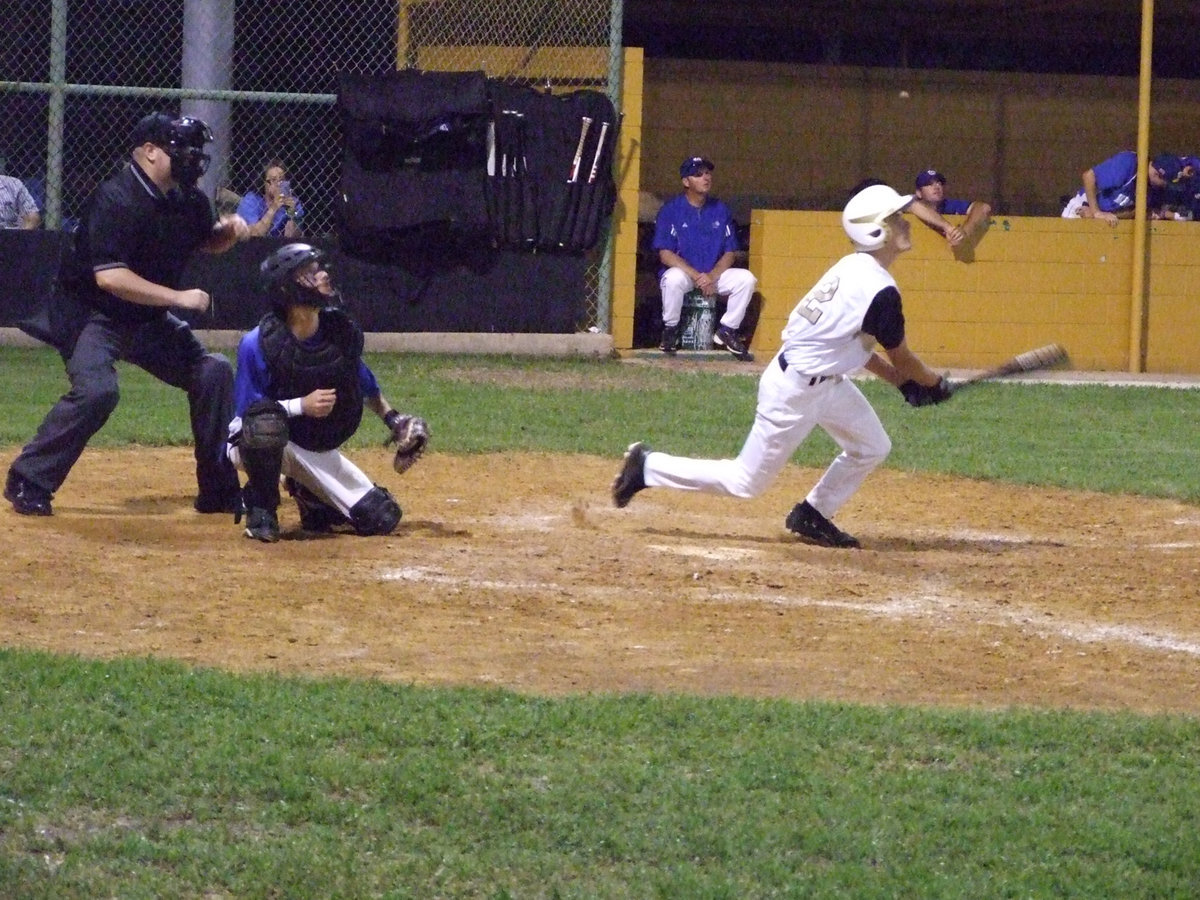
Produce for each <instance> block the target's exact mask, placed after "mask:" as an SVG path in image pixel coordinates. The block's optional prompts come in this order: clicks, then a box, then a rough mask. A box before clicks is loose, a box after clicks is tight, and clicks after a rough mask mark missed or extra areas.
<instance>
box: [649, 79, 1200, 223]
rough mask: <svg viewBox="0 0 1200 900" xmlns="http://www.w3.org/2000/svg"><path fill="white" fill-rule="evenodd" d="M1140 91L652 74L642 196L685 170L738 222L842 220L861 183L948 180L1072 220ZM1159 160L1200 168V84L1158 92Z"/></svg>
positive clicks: (1128, 145)
mask: <svg viewBox="0 0 1200 900" xmlns="http://www.w3.org/2000/svg"><path fill="white" fill-rule="evenodd" d="M1137 101H1138V85H1137V81H1136V79H1129V78H1096V77H1053V78H1051V77H1048V76H1045V75H1021V74H1013V73H991V72H943V71H937V70H913V69H862V68H853V67H837V66H800V65H787V64H778V63H749V62H736V61H694V60H661V59H654V60H646V62H645V96H644V127H645V143H644V147H643V152H642V171H643V177H642V185H643V188H644V189H645V190H648V191H651V192H653V193H655V194H658V195H660V196H664V197H665V196H669V195H670V194H673V193H675V192H676V191H678V190H679V178H678V171H679V162H680V160H682V159H683V158H684V157H685V156H689V155H692V154H694V153H702V154H705V155H707V156H709V157H711V158H712V159H713V161H714V162H715V163H716V164H717V172H716V185H715V193H716V194H718V195H719V196H722V197H723V198H724V199H726V200H727V201H728V200H730V199H731V198H732V199H733V201H734V202H731V205H732V206H734V208H735V210H737V209H738V208H739V207H742V208H745V204H739V203H738V202H736V201H737V200H738V198H749V200H750V201H752V202H753V205H755V206H758V207H759V208H776V209H830V210H832V209H838V208H840V205H841V201H842V200H843V199H844V196H845V192H846V191H847V190H848V189H849V188H850V187H851V186H852V185H854V184H855V183H856V182H857V181H859V180H860V179H861V178H864V177H867V176H874V177H878V178H883V179H884V180H886V181H888V182H889V183H892V184H893V185H895V186H896V187H903V188H910V187H911V186H912V179H913V177H914V176H915V175H916V173H917V172H918V171H920V170H921V169H924V168H927V167H930V166H933V167H936V168H938V169H940V170H941V171H942V172H944V173H945V174H946V176H947V178H948V180H949V184H948V189H949V193H950V195H951V196H956V197H966V198H976V197H982V198H985V199H987V200H989V201H990V202H991V203H992V205H993V206H994V207H995V208H996V210H997V211H998V212H1001V213H1007V214H1010V215H1056V214H1057V213H1058V212H1059V211H1060V209H1061V205H1060V203H1059V198H1060V197H1061V196H1062V195H1063V194H1067V193H1073V192H1074V191H1075V190H1076V189H1077V187H1078V186H1079V176H1080V173H1081V172H1083V171H1084V170H1085V169H1087V168H1089V167H1090V166H1092V165H1094V164H1095V163H1098V162H1100V161H1101V160H1103V159H1106V158H1107V157H1109V156H1111V155H1112V154H1113V153H1115V152H1117V151H1118V150H1123V149H1133V148H1134V147H1135V146H1136V136H1137ZM1152 101H1153V103H1152V113H1151V136H1152V137H1151V151H1152V152H1158V151H1160V150H1169V151H1171V152H1176V153H1181V154H1182V153H1197V154H1198V155H1200V84H1198V83H1195V82H1189V81H1182V80H1171V79H1162V80H1158V81H1156V82H1155V83H1154V96H1153V98H1152Z"/></svg>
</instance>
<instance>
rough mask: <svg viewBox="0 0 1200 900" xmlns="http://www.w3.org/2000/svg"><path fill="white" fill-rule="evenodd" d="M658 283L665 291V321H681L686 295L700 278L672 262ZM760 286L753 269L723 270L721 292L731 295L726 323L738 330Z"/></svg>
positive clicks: (663, 300)
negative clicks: (756, 289)
mask: <svg viewBox="0 0 1200 900" xmlns="http://www.w3.org/2000/svg"><path fill="white" fill-rule="evenodd" d="M658 286H659V289H660V290H661V291H662V308H663V313H662V320H663V324H664V325H668V326H670V325H678V324H679V317H680V315H681V314H682V313H683V295H684V294H686V293H687V292H688V291H690V290H691V289H692V288H694V287H695V286H696V282H694V281H692V279H691V278H690V277H688V274H687V272H685V271H683V269H680V268H677V267H675V266H672V267H671V268H669V269H667V271H665V272H663V273H662V278H660V279H659V280H658ZM757 286H758V279H757V278H755V277H754V274H753V273H752V272H751V271H750V270H749V269H726V270H725V271H724V272H722V273H721V275H720V277H719V278H717V293H718V294H720V295H721V296H722V297H728V300H727V301H726V306H725V315H723V316H721V324H722V325H725V326H728V327H729V328H733V329H735V330H736V329H737V328H738V327H739V326H741V324H742V319H744V318H746V307H747V306H749V305H750V298H751V297H753V296H754V288H755V287H757Z"/></svg>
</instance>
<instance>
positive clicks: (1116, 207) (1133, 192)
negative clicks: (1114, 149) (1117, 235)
mask: <svg viewBox="0 0 1200 900" xmlns="http://www.w3.org/2000/svg"><path fill="white" fill-rule="evenodd" d="M1137 167H1138V158H1137V153H1135V152H1134V151H1132V150H1122V151H1121V152H1120V153H1117V154H1115V155H1113V156H1110V157H1109V158H1108V159H1106V160H1104V162H1101V163H1097V164H1096V165H1094V166H1092V168H1090V169H1088V170H1087V171H1085V172H1084V173H1083V174H1082V175H1081V176H1080V180H1081V181H1082V182H1083V187H1081V188H1080V189H1079V190H1078V191H1076V192H1075V195H1074V196H1073V197H1071V198H1070V199H1069V200H1067V203H1066V206H1064V207H1063V211H1062V216H1063V218H1064V219H1101V220H1103V221H1105V222H1108V223H1109V224H1110V225H1116V224H1117V220H1118V219H1131V218H1133V214H1134V203H1135V202H1136V200H1137ZM1182 171H1183V163H1182V161H1181V160H1180V158H1179V157H1178V156H1175V155H1174V154H1172V153H1160V154H1158V155H1157V156H1155V157H1154V158H1153V159H1151V160H1150V167H1149V169H1148V170H1147V180H1148V182H1149V194H1150V211H1149V214H1150V215H1151V216H1152V217H1154V218H1159V217H1161V216H1162V214H1163V205H1164V203H1165V202H1166V189H1167V188H1168V187H1169V186H1170V185H1173V184H1175V183H1176V181H1177V179H1178V178H1179V177H1180V174H1181V173H1182Z"/></svg>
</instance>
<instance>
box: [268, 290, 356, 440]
mask: <svg viewBox="0 0 1200 900" xmlns="http://www.w3.org/2000/svg"><path fill="white" fill-rule="evenodd" d="M258 327H259V341H260V343H261V345H262V351H263V357H264V359H266V361H267V368H268V369H269V371H270V373H271V391H272V393H273V394H274V395H275V397H276V399H279V400H287V399H289V398H291V397H303V396H305V395H307V394H310V393H312V392H313V391H315V390H317V389H319V388H334V389H335V390H337V403H335V404H334V407H333V412H331V413H330V414H329V415H328V416H326V417H324V418H322V419H314V418H312V417H310V416H295V417H294V418H293V419H292V420H291V421H290V426H291V439H292V440H293V441H294V442H295V443H296V444H298V445H299V446H301V447H303V448H304V449H306V450H317V451H323V450H333V449H334V448H336V447H340V446H341V445H342V444H344V443H345V442H346V441H347V440H349V439H350V437H351V436H352V435H353V434H354V432H355V431H357V430H358V426H359V423H360V422H361V421H362V414H363V395H362V388H361V387H360V386H359V383H358V363H359V360H360V359H361V357H362V347H363V336H362V330H361V329H360V328H359V327H358V325H357V324H355V322H354V321H353V320H352V319H351V318H350V317H349V316H347V315H346V314H345V313H343V312H341V311H340V310H322V311H321V326H320V328H319V329H318V331H317V334H316V335H315V337H314V338H313V339H310V340H308V341H303V342H301V341H298V340H297V339H296V337H295V335H293V334H292V332H291V331H290V330H289V329H288V327H287V325H286V323H284V322H283V321H282V320H281V319H280V318H279V317H278V316H277V315H275V314H274V313H268V314H267V315H265V316H264V317H263V318H262V321H260V322H259V325H258Z"/></svg>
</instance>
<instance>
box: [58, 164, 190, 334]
mask: <svg viewBox="0 0 1200 900" xmlns="http://www.w3.org/2000/svg"><path fill="white" fill-rule="evenodd" d="M213 221H214V220H213V211H212V207H211V206H210V205H209V202H208V199H207V198H206V197H205V196H204V194H203V193H201V191H200V189H199V188H197V187H192V188H188V189H186V190H182V191H181V190H178V189H176V190H173V191H171V192H170V194H163V192H162V191H160V190H159V189H158V187H157V186H156V185H155V184H154V182H153V181H151V180H150V178H149V177H148V176H147V175H146V173H145V172H143V171H142V168H141V166H139V165H138V164H137V163H136V162H130V163H128V164H127V165H126V166H125V168H123V169H122V170H121V171H120V172H118V173H117V174H116V175H114V176H113V177H111V178H109V179H108V180H107V181H104V182H102V183H101V184H100V186H99V187H98V188H96V192H95V193H94V194H93V195H92V198H91V201H90V202H89V204H88V208H87V211H86V212H85V213H84V218H83V224H82V225H81V226H80V228H79V231H78V232H77V233H76V235H75V242H76V243H75V253H76V257H75V258H76V261H77V266H78V268H77V270H76V276H77V278H78V281H77V282H76V283H77V285H78V286H79V287H80V299H81V300H83V301H84V302H85V303H87V304H88V305H90V306H92V307H93V308H95V309H98V310H100V311H101V312H103V313H104V314H105V315H107V316H108V317H109V318H111V319H113V320H115V321H118V322H141V321H148V320H150V319H153V318H155V317H156V316H159V315H162V313H163V309H162V308H161V307H157V306H146V305H144V304H141V303H130V302H129V301H127V300H122V299H121V298H119V297H116V296H114V295H113V294H110V293H108V292H107V291H102V290H100V288H99V287H98V286H97V285H96V276H95V273H96V272H99V271H101V270H103V269H118V268H127V269H130V270H131V271H133V272H135V273H136V274H138V275H140V276H141V277H142V278H145V279H146V280H147V281H152V282H154V283H155V284H161V285H166V286H167V287H170V288H176V289H177V288H178V287H179V279H180V278H181V277H182V275H183V270H184V268H185V267H186V266H187V263H188V259H189V258H190V257H191V255H192V253H193V252H194V251H195V250H196V248H197V247H199V246H200V245H201V244H203V243H204V242H205V241H206V240H207V239H208V237H209V235H210V234H211V232H212V227H213Z"/></svg>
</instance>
